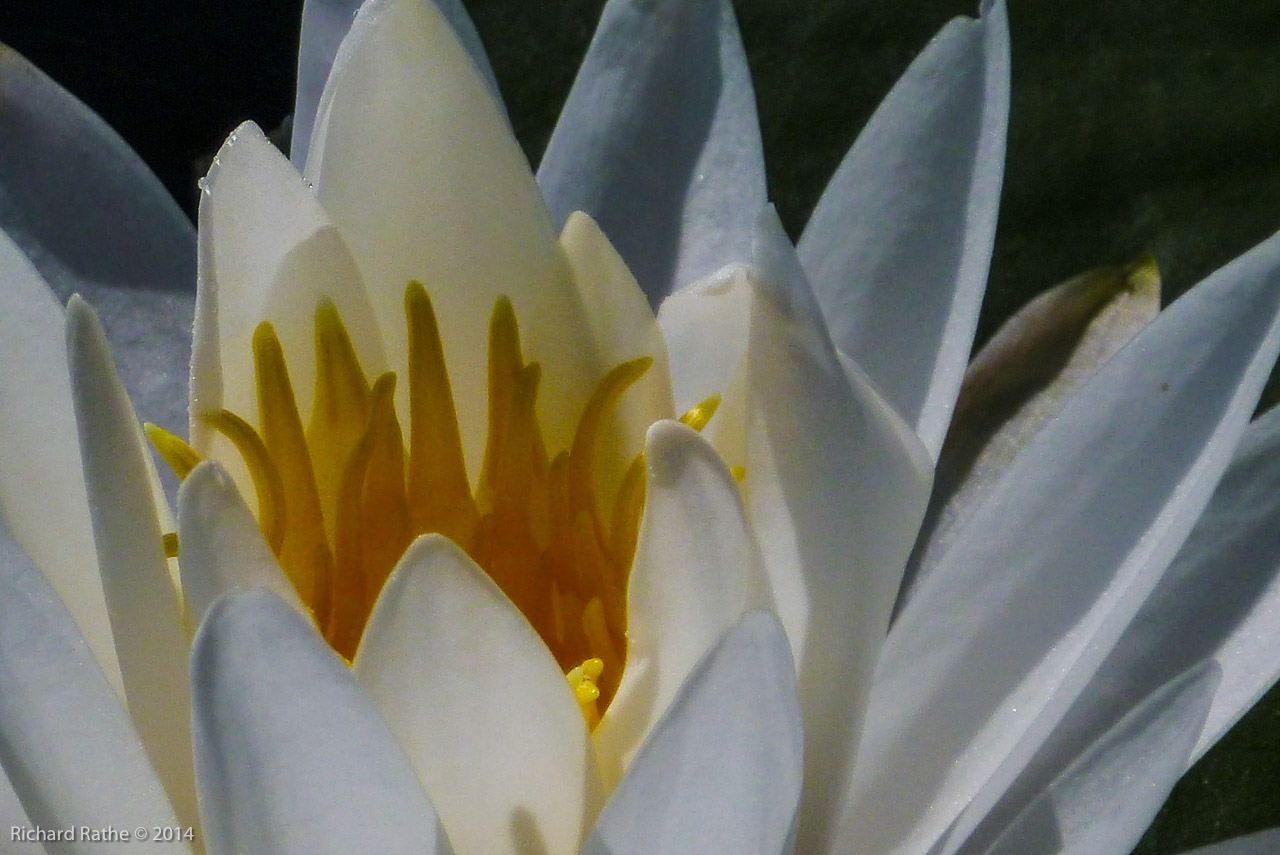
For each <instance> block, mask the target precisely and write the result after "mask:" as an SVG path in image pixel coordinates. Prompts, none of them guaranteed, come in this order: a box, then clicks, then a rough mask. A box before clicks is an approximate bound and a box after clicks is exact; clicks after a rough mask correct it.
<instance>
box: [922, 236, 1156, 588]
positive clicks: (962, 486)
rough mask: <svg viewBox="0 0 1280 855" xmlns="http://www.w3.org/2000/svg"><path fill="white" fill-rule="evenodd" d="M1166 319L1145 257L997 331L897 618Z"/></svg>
mask: <svg viewBox="0 0 1280 855" xmlns="http://www.w3.org/2000/svg"><path fill="white" fill-rule="evenodd" d="M1159 311H1160V274H1159V272H1158V271H1157V270H1156V268H1155V261H1154V259H1151V258H1150V257H1149V256H1147V257H1145V258H1143V259H1139V260H1138V262H1136V263H1135V264H1133V265H1131V266H1130V267H1129V268H1118V267H1103V268H1098V269H1097V270H1091V271H1089V272H1087V273H1082V274H1081V275H1079V276H1075V277H1073V278H1071V279H1069V280H1067V281H1066V282H1063V283H1062V284H1061V285H1058V286H1056V287H1054V288H1051V289H1050V290H1048V291H1046V292H1045V293H1044V294H1041V295H1040V296H1039V297H1036V298H1035V299H1034V300H1032V301H1031V302H1029V303H1028V304H1027V305H1025V306H1023V307H1022V308H1021V309H1019V310H1018V311H1017V312H1016V313H1015V314H1014V315H1013V317H1011V318H1010V319H1009V320H1008V321H1006V322H1005V323H1004V325H1003V326H1001V327H1000V329H999V330H997V331H996V334H995V335H994V336H992V338H991V340H990V341H988V342H987V343H986V345H984V346H983V348H982V350H981V351H980V352H979V353H978V355H977V356H976V357H974V359H973V361H972V362H971V363H970V364H969V368H968V370H966V371H965V376H964V386H963V387H961V389H960V397H959V399H958V400H957V401H956V411H955V416H954V417H953V418H952V420H951V427H950V428H949V429H948V431H947V440H946V442H945V443H944V444H943V446H942V453H941V455H940V456H939V457H938V468H937V472H936V475H935V478H934V484H933V495H932V496H931V497H930V500H929V512H928V513H927V514H926V515H925V521H924V525H922V526H921V529H920V539H919V541H918V542H917V544H916V549H915V552H914V553H913V554H912V556H911V562H910V563H909V564H908V565H907V579H906V581H904V583H903V587H904V590H903V591H902V592H901V593H900V594H899V603H898V607H899V608H901V607H902V606H903V605H905V601H906V599H907V597H908V596H909V591H908V590H907V588H908V585H914V584H915V583H917V582H918V581H919V579H920V577H922V576H926V575H928V574H929V571H930V570H931V569H932V567H933V565H934V564H935V563H936V562H937V559H938V558H939V557H941V556H942V555H943V554H945V553H946V549H947V545H948V544H949V543H950V542H951V539H952V538H953V537H954V536H955V534H956V533H957V532H959V531H960V530H961V528H963V525H964V523H965V521H966V520H968V519H969V517H970V516H971V515H972V514H973V512H974V511H976V510H977V509H978V508H979V507H981V505H982V502H983V500H984V499H985V498H986V496H987V494H988V493H990V492H991V490H992V488H994V487H995V485H996V484H997V483H999V481H1000V477H1001V476H1002V475H1003V474H1004V471H1005V469H1007V468H1008V467H1009V465H1010V464H1011V463H1013V461H1014V459H1015V458H1016V457H1017V456H1018V453H1019V452H1020V451H1022V449H1023V448H1025V447H1026V446H1027V445H1028V444H1029V443H1030V442H1031V440H1032V438H1033V437H1035V435H1036V434H1037V433H1039V432H1040V430H1041V428H1043V427H1044V426H1045V425H1047V424H1048V423H1049V422H1050V421H1052V420H1053V417H1054V416H1056V415H1057V414H1058V411H1059V410H1061V409H1062V407H1063V406H1064V405H1065V404H1066V403H1067V401H1069V400H1070V399H1071V396H1072V395H1073V394H1075V392H1076V390H1078V389H1079V388H1080V387H1081V386H1082V385H1083V384H1084V382H1085V381H1086V380H1088V379H1089V378H1090V377H1092V376H1093V375H1094V374H1095V373H1096V372H1097V370H1098V369H1099V368H1100V367H1101V366H1102V364H1103V363H1105V362H1106V361H1107V360H1108V359H1110V358H1111V357H1112V356H1114V355H1115V353H1116V352H1117V351H1118V350H1120V348H1121V347H1123V346H1124V345H1125V344H1127V343H1128V342H1129V341H1130V339H1132V338H1133V337H1134V336H1135V335H1137V334H1138V332H1139V331H1140V330H1141V329H1142V328H1143V327H1145V326H1146V325H1147V324H1148V323H1150V322H1151V319H1152V318H1154V317H1155V316H1156V313H1157V312H1159Z"/></svg>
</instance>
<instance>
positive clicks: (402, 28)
mask: <svg viewBox="0 0 1280 855" xmlns="http://www.w3.org/2000/svg"><path fill="white" fill-rule="evenodd" d="M307 175H308V177H309V178H311V179H312V180H313V181H314V182H315V185H316V188H317V191H318V192H319V196H320V201H321V202H322V203H323V204H324V207H325V209H326V210H327V211H329V213H330V214H331V215H332V216H333V218H334V220H335V221H336V222H337V223H338V226H339V227H340V228H341V229H342V233H343V236H344V237H346V239H347V241H348V243H349V245H350V246H351V250H352V252H353V253H354V255H355V259H356V263H357V264H358V265H359V267H360V272H361V273H362V274H363V275H364V280H365V283H366V285H367V286H368V288H369V294H370V299H371V300H372V302H373V307H374V311H375V314H376V315H377V318H378V323H379V326H380V327H381V330H382V336H383V341H384V343H385V346H386V348H387V356H388V361H389V364H390V365H391V366H392V367H393V368H397V369H398V368H399V367H400V366H401V365H402V364H403V361H404V354H405V352H406V351H405V337H406V333H405V321H404V288H405V283H407V282H408V281H409V280H411V279H417V280H420V281H421V282H423V284H425V285H426V286H427V288H428V290H429V292H430V294H431V297H432V301H433V302H434V304H435V310H436V315H437V317H438V318H439V319H440V331H441V337H442V339H443V343H444V353H445V359H446V361H447V363H448V368H449V376H450V379H451V381H452V386H453V392H454V396H455V399H456V401H455V402H456V404H457V410H458V417H459V420H460V423H461V425H462V437H463V446H464V452H465V454H466V459H467V463H468V469H469V471H470V472H471V473H472V474H473V476H474V475H475V474H476V473H478V472H479V469H480V459H481V455H482V452H483V442H484V430H483V429H482V426H483V425H484V424H485V423H486V418H487V396H486V394H485V390H486V388H487V386H486V381H485V359H484V354H485V344H484V343H485V342H486V341H487V340H488V330H489V317H490V314H491V312H492V309H493V304H494V301H495V300H496V299H497V298H498V297H499V296H500V295H504V294H505V295H506V296H508V297H510V299H511V302H512V305H513V306H514V307H515V312H516V317H517V318H518V319H519V322H520V332H521V341H522V344H523V345H524V351H525V358H526V360H527V361H538V362H540V363H541V364H542V369H543V370H542V383H541V386H540V387H539V391H538V410H539V420H540V423H541V425H542V427H543V430H544V435H545V437H546V441H547V446H548V448H553V449H556V448H565V447H567V446H568V443H569V441H570V440H571V438H572V431H573V428H574V427H575V426H576V425H575V421H574V420H575V419H576V416H577V414H578V413H579V412H580V411H581V407H582V405H583V403H585V401H586V397H587V395H588V394H589V393H590V390H591V389H592V388H593V387H594V386H595V383H596V382H597V381H598V380H599V379H600V375H601V372H600V371H599V367H598V364H597V362H596V359H595V355H594V354H593V352H592V347H591V341H590V337H589V335H588V334H587V329H586V324H585V322H584V321H583V319H582V311H581V307H580V306H579V304H578V296H577V289H576V287H575V285H574V282H573V276H572V274H571V272H570V271H569V267H568V264H567V262H566V260H565V258H564V254H563V252H562V251H561V250H560V246H559V243H558V241H557V240H556V236H555V232H554V230H553V229H552V225H551V218H550V217H549V216H548V214H547V211H546V207H545V206H544V205H543V202H542V198H541V196H540V194H539V192H538V187H537V185H536V184H535V183H534V180H533V175H532V174H531V173H530V171H529V167H528V164H527V162H526V161H525V159H524V155H523V154H522V153H521V151H520V148H519V146H517V144H516V141H515V138H514V137H513V136H512V135H511V131H510V129H509V128H508V126H507V123H506V120H505V118H504V117H503V115H502V113H501V112H500V111H499V110H498V108H497V106H496V105H495V104H494V101H493V98H492V97H491V95H490V93H489V91H488V89H487V88H486V86H485V84H484V80H483V79H482V77H481V76H480V75H479V74H478V73H477V72H476V70H475V66H474V65H473V64H472V62H471V59H470V57H469V56H468V55H467V53H466V51H465V50H464V49H463V48H462V46H461V45H460V44H459V43H458V40H457V38H456V37H455V36H454V34H453V32H452V31H451V30H450V28H449V25H448V23H447V22H446V21H445V19H444V17H443V16H442V15H441V14H440V12H439V11H438V10H437V9H436V8H435V6H434V5H432V3H431V2H430V0H370V2H367V3H365V5H364V6H362V7H361V9H360V14H359V15H358V16H357V18H356V22H355V24H354V25H353V27H352V29H351V34H350V36H349V37H348V38H347V40H346V41H344V42H343V45H342V50H341V51H339V54H338V58H337V60H336V61H335V63H334V70H333V74H332V76H331V77H330V79H329V85H328V87H327V88H326V90H325V94H324V97H323V98H322V99H321V104H320V113H319V119H318V120H317V125H316V131H315V135H314V137H313V138H312V142H311V154H310V156H309V157H308V160H307ZM400 385H401V388H400V389H399V390H397V394H398V395H399V396H400V397H399V399H398V400H399V401H400V403H401V404H404V403H405V401H406V400H407V398H406V396H407V394H408V392H407V388H406V386H407V384H400ZM402 412H405V410H404V409H402Z"/></svg>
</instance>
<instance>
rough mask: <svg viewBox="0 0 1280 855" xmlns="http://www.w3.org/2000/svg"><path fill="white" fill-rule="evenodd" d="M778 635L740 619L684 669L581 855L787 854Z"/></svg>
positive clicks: (787, 717) (789, 717)
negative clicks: (671, 699) (674, 692)
mask: <svg viewBox="0 0 1280 855" xmlns="http://www.w3.org/2000/svg"><path fill="white" fill-rule="evenodd" d="M795 691H796V689H795V675H794V672H793V671H792V667H791V651H790V649H789V648H788V647H787V638H786V635H785V634H784V633H783V631H782V628H781V627H780V626H779V625H778V622H777V620H776V619H774V618H773V616H772V615H770V614H768V613H767V612H753V613H750V614H748V615H746V616H745V617H743V618H742V619H741V620H740V621H739V622H738V623H737V624H736V625H735V626H734V627H733V628H732V629H730V630H729V631H728V632H727V633H725V635H724V637H723V638H722V639H721V641H720V642H719V643H718V644H717V645H716V646H715V647H714V648H713V649H712V650H711V651H710V652H709V653H708V654H707V655H706V657H704V658H703V660H702V661H701V662H700V663H699V664H698V666H697V668H695V669H694V671H693V672H692V673H691V674H690V675H689V679H688V680H687V681H686V683H685V684H684V686H683V687H681V689H680V693H679V694H678V695H677V696H676V698H675V701H674V702H673V703H672V705H671V708H670V709H669V710H668V711H667V713H666V714H665V715H664V716H663V718H662V721H660V722H659V723H658V726H657V728H655V730H654V732H653V735H652V736H651V737H650V738H649V740H648V741H647V742H646V743H645V745H644V748H642V749H641V750H640V753H639V754H638V755H637V756H636V759H635V762H634V763H633V764H632V765H631V768H630V769H628V770H627V776H626V778H624V779H623V781H622V783H621V784H620V785H619V787H618V789H617V790H616V791H615V792H614V794H613V797H612V798H611V799H610V800H609V804H608V805H607V806H606V807H605V809H604V811H603V812H602V813H601V814H600V820H599V822H597V823H596V828H595V830H594V831H593V832H592V834H591V837H590V839H589V840H588V841H587V845H586V847H585V849H584V852H585V854H586V855H645V853H652V852H662V853H665V855H784V853H787V852H789V851H790V849H791V844H792V840H793V835H794V831H795V821H796V812H797V807H798V803H799V801H800V785H801V765H802V762H803V740H802V738H801V724H800V708H799V704H798V702H797V698H796V694H795Z"/></svg>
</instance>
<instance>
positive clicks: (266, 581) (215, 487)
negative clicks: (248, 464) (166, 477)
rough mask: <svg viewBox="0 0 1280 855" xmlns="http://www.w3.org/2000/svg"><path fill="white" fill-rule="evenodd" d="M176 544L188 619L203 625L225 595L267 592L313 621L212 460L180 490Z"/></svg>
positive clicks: (233, 488)
mask: <svg viewBox="0 0 1280 855" xmlns="http://www.w3.org/2000/svg"><path fill="white" fill-rule="evenodd" d="M178 542H179V544H180V545H181V548H182V560H181V561H180V562H179V564H180V567H181V570H182V592H183V594H184V595H185V597H186V607H187V619H188V620H189V621H190V623H191V625H192V626H199V625H200V622H201V621H202V620H203V619H204V615H205V612H207V611H208V610H209V607H210V606H212V605H213V604H214V602H215V601H216V600H217V599H218V598H219V597H221V596H222V595H223V594H225V593H227V592H229V591H234V590H238V589H241V588H266V589H267V590H269V591H271V592H273V593H274V594H276V595H277V596H279V597H280V598H281V599H282V600H284V601H285V602H286V603H288V604H289V605H291V606H293V607H294V608H295V609H297V610H298V612H299V613H300V614H302V615H303V617H306V618H307V619H308V620H314V618H313V617H312V615H311V612H310V611H309V610H308V609H307V608H306V606H304V605H303V604H302V601H301V600H300V599H299V598H298V592H297V591H296V590H294V587H293V585H292V584H291V583H290V582H289V579H288V578H287V577H286V576H285V575H284V571H282V570H281V569H280V565H279V563H278V562H277V561H276V558H275V556H274V555H272V554H271V549H270V547H268V546H267V544H266V542H265V541H264V540H263V539H262V532H261V531H260V530H259V529H258V523H257V522H256V521H255V520H254V518H253V515H252V514H250V513H249V509H248V508H246V507H245V504H244V500H243V499H241V497H240V491H239V490H238V489H236V485H235V483H234V482H233V481H232V480H231V477H230V476H229V475H227V473H226V471H225V470H224V469H223V468H222V467H221V466H219V465H218V464H217V463H215V462H213V461H207V462H205V463H201V464H200V465H199V466H197V467H196V468H195V469H193V470H192V472H191V474H190V475H188V476H187V479H186V480H185V481H183V482H182V489H181V490H180V491H179V492H178Z"/></svg>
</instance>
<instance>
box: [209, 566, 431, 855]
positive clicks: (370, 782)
mask: <svg viewBox="0 0 1280 855" xmlns="http://www.w3.org/2000/svg"><path fill="white" fill-rule="evenodd" d="M191 685H192V691H193V693H194V696H195V697H194V712H195V715H194V721H193V729H194V730H195V749H196V767H197V768H198V769H199V779H200V804H201V808H202V812H203V818H204V823H205V834H206V836H207V837H208V844H209V853H210V855H234V853H245V852H263V853H266V852H270V853H272V855H295V853H296V855H326V853H333V855H350V853H352V852H379V853H389V855H390V853H405V854H406V855H408V853H415V855H431V853H441V855H448V853H449V852H450V849H449V844H448V841H447V840H446V838H445V836H444V832H443V831H442V830H441V828H440V823H439V821H438V820H437V819H436V814H435V811H434V810H432V808H431V803H430V802H429V801H428V800H427V797H426V795H425V794H424V793H423V792H422V787H421V785H420V784H419V783H418V779H417V778H416V777H415V776H414V774H413V770H412V769H411V768H410V767H409V764H408V762H407V761H406V760H405V758H404V755H403V754H402V753H401V751H400V748H399V747H398V746H397V745H396V743H395V740H393V739H392V737H391V734H390V733H388V732H387V728H386V725H384V724H383V723H382V719H381V718H380V717H379V716H378V712H377V711H376V710H375V709H374V708H373V705H372V704H371V703H370V702H369V698H368V696H367V695H366V694H365V693H364V690H363V689H361V688H360V685H359V684H358V683H357V682H356V679H355V677H354V676H353V675H352V674H351V672H350V671H349V670H348V669H347V667H346V666H345V665H344V664H343V663H342V661H341V660H339V659H338V657H337V655H336V654H334V652H333V651H332V650H330V649H329V648H328V647H327V646H326V645H325V643H324V641H323V640H322V639H321V638H320V637H319V636H318V635H317V634H316V632H315V630H314V629H313V628H312V627H311V626H309V625H308V624H307V622H306V621H305V620H304V619H303V618H302V617H301V616H300V615H299V614H298V613H297V612H296V611H294V610H293V609H292V608H291V607H290V606H288V605H286V604H285V603H284V602H282V601H281V600H280V599H279V598H278V597H276V596H274V595H273V594H270V593H268V592H266V591H239V592H236V593H233V594H229V595H228V596H227V597H224V598H223V599H222V600H220V601H219V602H218V603H217V604H215V605H214V607H213V608H211V609H210V610H209V614H208V617H207V618H206V620H205V623H204V625H203V626H202V627H201V629H200V632H199V634H198V635H197V636H196V640H195V644H194V648H193V651H192V656H191ZM300 782H306V783H305V786H300V785H299V784H300Z"/></svg>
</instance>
